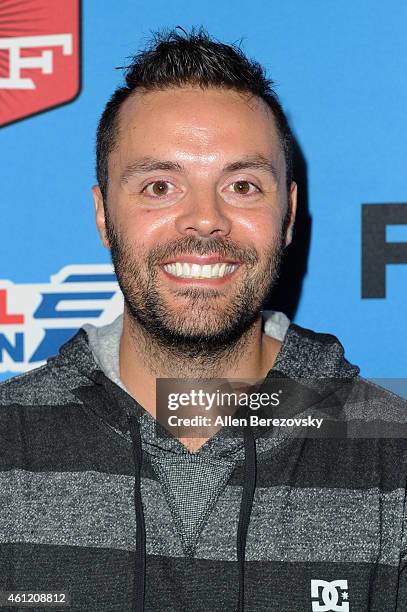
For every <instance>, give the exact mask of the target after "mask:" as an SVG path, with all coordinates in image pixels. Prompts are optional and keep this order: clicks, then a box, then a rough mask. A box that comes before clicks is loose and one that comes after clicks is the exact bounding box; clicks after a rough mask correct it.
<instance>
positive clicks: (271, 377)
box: [0, 29, 407, 612]
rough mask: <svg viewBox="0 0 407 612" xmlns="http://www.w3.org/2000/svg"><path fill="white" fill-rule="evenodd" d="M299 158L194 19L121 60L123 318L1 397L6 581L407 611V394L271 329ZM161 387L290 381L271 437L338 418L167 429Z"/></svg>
mask: <svg viewBox="0 0 407 612" xmlns="http://www.w3.org/2000/svg"><path fill="white" fill-rule="evenodd" d="M291 158H292V138H291V133H290V129H289V127H288V124H287V120H286V118H285V116H284V113H283V111H282V109H281V106H280V104H279V102H278V100H277V97H276V95H275V94H274V92H273V91H272V89H271V81H269V80H267V79H266V78H265V75H264V73H263V71H262V69H261V67H260V66H259V65H258V64H256V63H254V62H250V61H249V60H248V59H247V58H246V57H245V56H244V55H243V54H242V52H241V51H240V50H238V49H236V48H233V47H230V46H227V45H223V44H220V43H218V42H215V41H213V40H211V39H210V38H209V36H208V35H207V33H206V32H205V31H204V30H203V29H200V30H199V31H198V32H196V31H194V30H193V31H192V33H191V34H190V35H187V34H186V35H185V37H184V36H182V35H180V34H179V33H177V32H176V31H174V32H171V33H169V34H168V35H161V36H158V37H157V39H156V40H155V41H154V43H153V44H152V45H151V47H150V48H148V49H147V50H145V51H144V52H143V53H140V54H139V55H138V56H136V57H135V58H134V60H133V62H132V64H131V65H130V66H129V67H128V69H127V72H126V84H125V86H124V87H121V88H119V89H118V90H116V92H115V93H114V95H113V96H112V98H111V100H110V101H109V102H108V104H107V106H106V108H105V111H104V113H103V115H102V118H101V120H100V123H99V128H98V135H97V179H98V185H97V186H95V187H94V188H93V196H94V202H95V210H96V223H97V228H98V231H99V234H100V236H101V239H102V241H103V244H104V245H105V246H106V247H107V248H109V249H110V251H111V256H112V260H113V263H114V267H115V271H116V274H117V278H118V281H119V284H120V287H121V289H122V292H123V295H124V298H125V306H124V313H123V317H120V318H119V319H118V320H116V321H115V322H114V323H113V324H111V325H109V326H106V327H104V328H99V329H98V328H96V327H93V326H90V325H88V326H85V328H84V329H81V330H80V331H79V332H78V333H77V334H76V335H75V336H74V337H73V338H72V339H71V340H70V341H68V342H67V343H66V344H65V345H64V346H63V347H62V348H61V350H60V354H59V355H58V356H56V357H54V358H51V359H50V360H49V361H48V364H47V365H46V366H44V367H42V368H40V369H38V370H35V371H33V372H31V373H29V374H26V375H24V376H20V377H18V378H16V379H13V380H11V381H8V382H7V383H4V384H3V385H1V387H0V389H1V392H0V398H1V404H2V410H1V419H2V421H1V430H0V431H1V436H2V447H1V461H2V470H3V472H2V486H1V502H2V504H1V508H2V510H1V513H0V516H1V531H0V533H1V544H0V551H1V552H0V559H1V565H0V567H1V572H0V586H1V589H2V590H3V591H7V592H10V591H13V592H16V591H19V592H22V591H23V592H24V593H37V594H41V593H43V594H44V593H48V594H50V593H51V594H53V595H54V596H55V597H54V599H53V600H48V602H50V601H51V602H53V603H52V605H54V606H55V607H58V609H61V610H62V609H65V607H68V604H69V606H70V607H68V609H72V610H86V611H91V610H95V611H96V610H98V611H101V610H109V611H111V610H120V611H123V610H137V611H142V610H146V611H172V612H180V611H182V612H184V611H185V612H187V611H188V612H191V611H192V612H194V611H197V612H198V611H203V610H211V611H220V610H222V611H231V612H232V611H233V612H235V611H236V610H239V611H240V610H247V611H251V612H255V611H256V612H260V611H264V612H265V611H267V612H269V611H271V610H273V611H275V612H277V611H278V612H284V611H287V612H288V611H290V612H291V611H296V612H298V611H303V610H304V611H305V610H307V611H308V610H319V611H320V612H321V611H323V610H325V611H329V610H337V611H346V610H355V611H356V610H357V611H362V610H363V611H365V610H374V611H377V612H379V611H380V612H384V611H387V610H388V611H390V610H392V611H394V610H405V609H407V588H406V582H407V581H406V579H405V570H404V566H405V562H406V540H405V533H404V515H405V510H404V501H405V484H406V473H407V472H406V445H405V436H404V433H403V432H404V429H403V427H404V424H405V421H406V411H405V409H406V403H405V402H404V401H403V400H401V399H400V398H398V397H397V396H395V395H393V394H392V393H390V392H387V391H385V390H383V389H381V388H379V387H376V386H375V385H373V384H371V383H369V382H368V381H365V380H364V379H362V378H361V377H360V376H359V368H358V367H356V366H353V365H351V364H350V363H349V362H348V361H347V360H346V359H345V357H344V351H343V347H342V345H341V344H340V342H339V341H338V340H337V338H335V337H334V336H332V335H329V334H318V333H314V332H312V331H310V330H306V329H304V328H302V327H300V326H298V325H295V324H290V325H289V326H288V329H287V328H286V327H287V326H286V325H285V326H284V324H283V325H282V326H281V328H280V329H278V326H277V332H275V331H274V332H273V333H272V332H271V329H275V327H274V328H272V327H271V325H272V323H273V321H272V320H270V321H269V320H267V319H266V318H265V317H264V316H263V315H264V313H263V310H262V309H263V305H264V304H265V302H266V300H267V298H268V296H269V292H270V289H271V287H272V286H273V284H274V283H275V280H276V278H277V276H278V270H279V264H280V261H281V257H282V253H283V251H284V248H285V247H286V246H288V245H289V244H290V242H291V240H292V234H293V225H294V219H295V213H296V196H297V188H296V184H295V182H293V179H292V161H291ZM283 323H284V320H283ZM166 379H183V380H184V379H196V380H201V381H204V380H208V379H209V380H215V379H221V380H225V379H227V380H229V379H237V380H241V381H247V380H255V381H262V384H263V383H264V384H266V383H272V382H273V381H276V380H278V386H277V388H279V392H281V393H282V396H284V393H286V392H287V397H288V398H289V401H282V403H281V405H280V408H279V415H280V417H281V420H280V421H279V424H281V426H282V427H281V430H282V429H283V421H288V420H290V419H291V421H292V423H294V422H295V423H297V421H295V420H294V417H295V418H296V417H297V416H301V417H304V420H305V421H306V419H309V418H310V419H311V420H310V421H306V422H308V423H310V429H311V428H312V426H313V425H312V424H313V422H314V421H313V417H315V416H316V415H318V414H319V415H321V414H322V415H324V418H326V420H327V421H329V423H330V424H331V425H332V424H334V429H331V430H330V431H331V435H330V436H328V437H327V436H322V435H321V436H318V435H311V434H310V435H308V433H301V434H298V431H295V426H294V427H293V426H291V427H288V428H287V429H286V430H285V431H282V432H280V431H277V430H278V429H279V428H278V426H275V425H274V424H273V423H272V424H271V425H270V424H269V423H268V424H266V425H265V426H263V425H262V426H251V425H250V424H245V423H244V422H243V419H242V425H241V426H240V421H239V424H238V426H234V427H232V428H228V427H226V426H224V427H217V428H215V429H216V431H215V430H214V429H213V428H212V429H211V428H208V429H207V430H205V428H204V430H203V432H202V430H200V435H197V434H196V432H195V433H194V432H193V430H190V431H191V433H190V435H188V430H186V429H185V428H184V429H183V430H182V435H180V436H178V438H177V437H174V436H172V435H170V434H169V433H166V432H165V428H164V427H162V426H160V425H158V424H157V419H158V409H157V403H158V392H157V393H156V389H158V386H157V387H156V383H157V381H160V380H164V381H165V380H166ZM287 381H289V382H290V384H289V385H288V386H287V385H286V386H283V385H284V384H285V383H287ZM290 385H291V386H290ZM262 388H263V387H262ZM243 412H244V411H243ZM236 414H237V413H236ZM239 414H240V413H239ZM244 414H246V415H249V411H247V412H244ZM262 414H265V415H268V414H273V415H274V416H275V414H276V413H275V412H273V411H267V410H266V409H265V410H263V411H262ZM305 415H307V416H306V419H305ZM288 417H290V419H289V418H288ZM291 417H292V418H291ZM301 421H302V418H301V419H299V420H298V423H300V422H301ZM372 422H373V425H374V426H373V428H372V427H370V426H371V424H372ZM378 423H379V424H380V425H381V426H382V425H383V427H384V426H386V427H387V429H385V431H386V432H387V434H389V432H390V434H391V435H385V436H384V435H376V434H375V433H374V432H375V431H376V433H377V430H375V427H376V425H377V424H378ZM338 424H339V425H340V427H342V426H344V427H345V430H343V429H341V428H340V427H339V428H337V427H336V425H338ZM365 426H366V430H365V429H364V427H365ZM369 427H370V429H369ZM389 427H390V429H389ZM231 429H232V431H233V435H230V431H231ZM338 431H339V433H338ZM341 431H342V432H343V431H345V432H346V435H342V434H341V433H340V432H341ZM367 431H369V432H370V433H369V435H368V434H367V433H366V435H365V432H367ZM361 432H362V433H361ZM379 433H380V432H379ZM62 593H65V594H66V595H61V594H62ZM58 594H59V595H58ZM13 597H15V596H13ZM57 597H59V599H57ZM64 598H65V602H68V604H66V605H65V607H64V605H63V604H64V601H63V599H64ZM7 601H8V602H10V601H11V600H10V599H8V600H7ZM14 601H15V602H17V603H14V605H21V608H23V606H22V604H20V603H18V602H21V601H23V600H22V599H21V598H20V599H17V600H16V599H14ZM24 601H26V600H24ZM38 601H40V602H41V601H46V600H44V599H43V600H38ZM2 605H3V606H4V608H2V609H7V605H10V603H8V604H7V603H6V602H4V601H3V602H2ZM41 605H42V604H41V603H40V604H37V607H38V606H40V607H41ZM47 605H48V604H47ZM44 607H45V603H44ZM11 609H13V608H11Z"/></svg>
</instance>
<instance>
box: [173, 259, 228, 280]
mask: <svg viewBox="0 0 407 612" xmlns="http://www.w3.org/2000/svg"><path fill="white" fill-rule="evenodd" d="M235 268H237V265H235V264H226V263H222V264H218V263H217V264H214V265H208V264H205V265H203V266H201V265H200V264H195V263H194V264H189V263H181V262H179V261H177V262H176V263H171V264H166V265H165V266H164V270H166V271H167V272H169V273H170V274H172V275H173V276H178V277H180V278H221V277H222V276H226V274H230V273H231V272H233V270H234V269H235Z"/></svg>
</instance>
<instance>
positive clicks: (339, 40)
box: [0, 0, 407, 379]
mask: <svg viewBox="0 0 407 612" xmlns="http://www.w3.org/2000/svg"><path fill="white" fill-rule="evenodd" d="M81 20H82V57H81V66H82V67H81V70H82V89H81V92H80V95H79V96H78V97H77V98H76V99H75V100H74V101H73V102H70V103H69V104H66V105H63V106H59V107H58V108H55V109H52V110H49V111H47V112H44V113H41V114H38V115H35V116H32V117H30V118H26V119H24V120H21V121H18V122H14V123H12V124H10V125H7V126H5V127H3V128H2V129H1V131H0V139H1V149H0V150H1V153H0V155H1V163H0V183H1V202H0V206H1V228H2V231H1V242H0V261H1V270H0V321H2V323H1V324H0V379H1V378H6V377H8V376H10V375H11V372H14V373H16V372H22V371H24V370H27V369H29V368H31V367H33V366H35V365H38V363H41V360H43V359H45V357H46V356H47V354H52V353H53V352H55V350H56V347H57V345H58V344H61V343H62V342H63V341H64V339H65V338H66V337H69V335H70V334H72V333H73V331H74V330H75V329H76V328H77V327H79V326H80V325H81V324H82V322H84V321H89V322H92V323H96V324H97V323H103V322H107V321H108V320H109V317H110V318H112V317H113V315H114V314H115V313H116V311H117V309H119V308H120V296H118V295H117V293H116V289H115V283H114V282H113V279H112V277H111V275H110V267H109V265H106V264H109V263H110V260H109V254H108V252H107V251H106V250H105V249H103V247H102V246H101V244H100V243H99V239H98V236H97V233H96V229H95V225H94V213H93V203H92V199H91V192H90V187H91V185H92V184H93V183H94V182H95V175H94V139H95V137H94V135H95V129H96V124H97V121H98V118H99V116H100V114H101V112H102V109H103V106H104V104H105V103H106V100H107V98H108V97H109V96H110V94H111V93H112V91H113V89H114V88H115V86H116V85H117V84H118V83H119V82H120V80H121V71H120V70H116V69H115V67H116V66H123V65H124V64H125V63H126V62H127V61H128V58H129V56H131V55H132V54H133V53H135V52H136V51H137V50H139V49H141V48H142V47H143V46H144V45H145V43H146V41H147V40H148V39H149V38H150V31H151V30H156V29H161V28H163V27H175V26H176V25H181V26H182V27H183V28H185V29H186V30H188V29H189V28H190V26H192V25H201V24H202V25H204V26H205V27H206V28H207V29H208V31H209V33H210V34H211V35H213V36H215V37H216V38H218V39H221V40H222V41H224V42H227V43H231V42H238V41H240V39H243V40H242V48H243V50H244V51H245V53H246V54H247V55H248V56H250V57H252V58H256V59H257V60H258V61H260V62H261V63H262V64H263V65H264V66H265V67H266V68H267V71H268V74H269V76H271V77H272V78H273V80H274V81H275V83H276V87H275V88H276V91H277V93H278V94H279V96H280V99H281V101H282V104H283V106H284V108H285V110H286V112H287V113H288V117H289V120H290V123H291V125H292V128H293V131H294V133H295V136H296V139H297V142H298V145H299V148H300V150H301V153H302V156H303V159H304V162H305V164H304V165H303V176H302V180H301V187H302V189H303V193H302V199H303V205H304V206H306V207H307V208H308V215H309V218H310V221H311V223H310V242H309V250H308V253H307V262H306V273H305V276H304V278H303V281H302V286H301V292H300V295H299V299H298V300H297V302H296V303H295V308H293V309H292V311H291V312H289V313H288V314H289V315H290V317H293V318H294V321H295V322H296V323H298V324H300V325H303V326H305V327H309V328H312V329H314V330H315V331H322V332H329V333H333V334H335V335H337V336H338V337H339V339H340V340H341V341H342V343H343V344H344V346H345V349H346V355H347V357H348V359H349V360H350V361H352V362H354V363H357V364H359V365H360V366H361V369H362V374H364V375H365V376H369V377H383V378H384V377H399V378H402V377H404V376H405V373H406V361H407V360H406V357H407V349H406V332H407V323H406V302H407V253H406V250H405V245H406V243H407V203H406V202H407V194H406V161H407V155H406V148H407V121H406V108H407V78H406V75H407V37H406V23H407V3H406V2H405V1H404V0H389V2H386V3H384V2H382V1H379V0H359V1H358V2H357V3H355V2H351V1H350V0H348V1H345V2H334V1H331V0H328V1H327V0H308V1H307V2H303V1H301V0H285V2H281V1H278V2H277V1H274V0H271V1H268V2H261V1H260V0H252V1H251V2H244V1H242V0H237V1H236V0H234V1H233V2H232V1H230V2H229V1H226V0H217V2H216V3H215V2H213V3H212V2H207V3H205V5H202V3H191V2H189V1H187V0H185V1H183V0H172V2H168V1H167V0H151V1H150V2H148V3H147V2H140V1H138V0H120V2H119V3H117V2H94V1H91V0H85V1H84V2H83V6H82V18H81ZM0 24H1V10H0ZM2 35H5V34H1V32H0V36H2ZM32 74H34V71H33V72H32ZM0 93H1V89H0ZM4 99H5V98H4V97H3V98H1V97H0V103H1V100H3V103H4ZM304 170H306V172H305V171H304ZM304 192H306V193H304ZM395 203H396V204H400V205H401V206H399V207H398V208H397V209H394V215H393V216H392V217H391V220H390V222H389V221H388V220H387V222H384V221H383V219H384V217H383V215H381V216H380V215H376V216H374V215H373V221H372V219H371V217H369V216H368V215H367V216H366V219H367V221H366V223H367V225H366V227H365V232H366V236H367V237H369V235H370V237H371V238H372V237H373V239H372V240H370V243H369V244H370V247H369V246H368V244H367V243H366V244H365V250H363V248H362V247H363V243H362V205H363V204H383V205H386V206H391V205H392V204H395ZM369 210H371V209H369ZM376 210H379V209H376ZM381 210H382V209H381ZM389 210H390V209H389ZM373 212H374V211H373ZM386 223H387V225H386ZM380 228H382V230H383V231H382V232H381V230H380ZM383 232H384V233H383ZM383 236H384V238H383ZM372 241H373V245H375V244H377V254H376V251H375V249H374V248H373V250H372V244H371V243H372ZM392 242H394V243H398V246H397V245H395V251H394V252H395V253H396V256H395V260H396V261H398V263H387V264H386V263H385V260H386V253H387V251H386V247H387V246H388V243H392ZM301 257H304V254H302V255H301ZM383 258H384V259H383ZM397 258H398V259H397ZM403 258H404V260H405V262H403ZM389 259H391V258H390V256H389ZM363 261H364V264H365V265H366V266H367V267H366V270H367V272H366V279H365V280H366V287H365V293H367V294H368V293H369V291H370V293H371V292H372V289H371V287H372V283H373V284H374V280H375V278H376V280H377V279H379V278H380V275H381V274H382V272H383V269H384V270H385V273H386V282H385V291H384V296H381V297H377V296H376V297H374V296H373V297H370V296H369V295H366V296H365V297H364V296H363V293H362V262H363ZM383 262H384V263H383ZM304 263H305V262H304V261H300V262H299V264H300V266H303V265H304ZM99 264H103V265H101V266H100V265H99ZM367 264H369V265H367ZM67 266H68V267H67ZM289 281H290V279H288V281H287V280H286V282H289ZM369 283H370V284H369ZM379 284H380V283H379ZM369 287H370V289H369ZM67 293H69V294H70V295H69V296H68V297H69V298H70V299H69V300H67V301H64V299H66V297H67V296H66V294H67ZM74 311H75V312H74ZM13 316H14V317H15V318H13ZM33 356H35V359H33Z"/></svg>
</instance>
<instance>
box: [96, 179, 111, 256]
mask: <svg viewBox="0 0 407 612" xmlns="http://www.w3.org/2000/svg"><path fill="white" fill-rule="evenodd" d="M92 194H93V202H94V204H95V215H96V226H97V228H98V232H99V236H100V239H101V241H102V243H103V246H104V247H105V248H106V249H110V245H109V241H108V239H107V235H106V220H105V208H104V206H103V197H102V192H101V191H100V187H99V185H94V186H93V187H92Z"/></svg>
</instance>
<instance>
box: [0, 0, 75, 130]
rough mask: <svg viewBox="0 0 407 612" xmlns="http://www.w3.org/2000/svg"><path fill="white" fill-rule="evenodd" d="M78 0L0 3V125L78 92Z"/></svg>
mask: <svg viewBox="0 0 407 612" xmlns="http://www.w3.org/2000/svg"><path fill="white" fill-rule="evenodd" d="M80 13H81V7H80V0H1V1H0V126H2V125H7V124H8V123H12V122H14V121H18V120H19V119H24V118H25V117H30V116H31V115H35V114H37V113H40V112H43V111H45V110H49V109H51V108H55V107H56V106H60V105H62V104H67V103H68V102H72V100H74V99H75V98H76V97H77V96H78V94H79V92H80Z"/></svg>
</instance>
